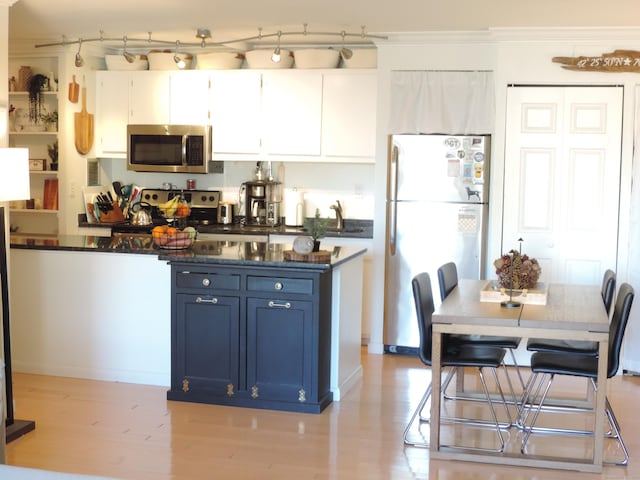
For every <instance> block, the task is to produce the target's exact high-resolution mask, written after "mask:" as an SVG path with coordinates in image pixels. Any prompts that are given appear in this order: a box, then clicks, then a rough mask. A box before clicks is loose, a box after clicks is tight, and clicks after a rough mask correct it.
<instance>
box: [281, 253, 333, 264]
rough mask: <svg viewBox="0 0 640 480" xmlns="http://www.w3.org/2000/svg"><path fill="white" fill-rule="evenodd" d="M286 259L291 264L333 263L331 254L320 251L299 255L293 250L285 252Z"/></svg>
mask: <svg viewBox="0 0 640 480" xmlns="http://www.w3.org/2000/svg"><path fill="white" fill-rule="evenodd" d="M284 259H285V260H286V261H290V262H307V263H331V252H329V251H327V250H320V251H319V252H311V253H297V252H295V251H293V250H285V251H284Z"/></svg>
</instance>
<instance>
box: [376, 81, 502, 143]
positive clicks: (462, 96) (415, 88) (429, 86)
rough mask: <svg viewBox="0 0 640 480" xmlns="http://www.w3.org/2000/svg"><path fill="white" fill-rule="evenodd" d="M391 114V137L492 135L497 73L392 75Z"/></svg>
mask: <svg viewBox="0 0 640 480" xmlns="http://www.w3.org/2000/svg"><path fill="white" fill-rule="evenodd" d="M390 110H391V111H390V123H389V133H390V134H398V133H409V134H417V133H445V134H460V135H463V134H467V135H468V134H476V135H478V134H491V133H493V129H494V120H495V88H494V81H493V73H492V72H457V71H456V72H453V71H395V72H392V73H391V109H390Z"/></svg>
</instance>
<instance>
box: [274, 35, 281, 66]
mask: <svg viewBox="0 0 640 480" xmlns="http://www.w3.org/2000/svg"><path fill="white" fill-rule="evenodd" d="M281 35H282V32H281V31H280V30H278V46H277V47H276V48H275V50H274V51H273V55H271V61H272V62H274V63H278V62H279V61H280V36H281Z"/></svg>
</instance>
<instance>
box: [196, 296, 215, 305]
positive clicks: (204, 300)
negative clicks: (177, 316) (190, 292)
mask: <svg viewBox="0 0 640 480" xmlns="http://www.w3.org/2000/svg"><path fill="white" fill-rule="evenodd" d="M196 303H213V304H216V303H218V299H217V298H212V299H211V300H207V299H206V298H202V297H197V298H196Z"/></svg>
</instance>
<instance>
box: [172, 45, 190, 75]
mask: <svg viewBox="0 0 640 480" xmlns="http://www.w3.org/2000/svg"><path fill="white" fill-rule="evenodd" d="M179 47H180V40H176V53H175V55H174V56H173V61H174V62H176V65H178V68H179V69H180V70H182V69H183V68H184V67H186V66H187V64H186V63H184V60H183V59H182V58H180V56H179V55H178V48H179Z"/></svg>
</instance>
